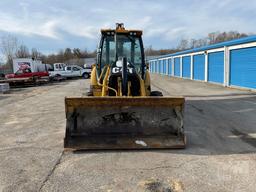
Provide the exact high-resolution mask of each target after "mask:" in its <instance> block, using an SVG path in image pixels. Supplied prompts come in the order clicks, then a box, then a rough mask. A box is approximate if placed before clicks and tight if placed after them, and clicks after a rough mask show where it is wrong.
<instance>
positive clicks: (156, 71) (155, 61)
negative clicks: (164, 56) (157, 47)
mask: <svg viewBox="0 0 256 192" xmlns="http://www.w3.org/2000/svg"><path fill="white" fill-rule="evenodd" d="M154 72H155V73H157V61H155V71H154Z"/></svg>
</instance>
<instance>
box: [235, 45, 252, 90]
mask: <svg viewBox="0 0 256 192" xmlns="http://www.w3.org/2000/svg"><path fill="white" fill-rule="evenodd" d="M230 85H235V86H240V87H246V88H253V89H256V47H250V48H244V49H236V50H231V51H230Z"/></svg>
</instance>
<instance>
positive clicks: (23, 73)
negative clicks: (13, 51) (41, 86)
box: [5, 68, 49, 79]
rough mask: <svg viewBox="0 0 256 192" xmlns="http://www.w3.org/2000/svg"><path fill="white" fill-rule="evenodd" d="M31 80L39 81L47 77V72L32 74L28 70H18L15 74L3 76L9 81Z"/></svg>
mask: <svg viewBox="0 0 256 192" xmlns="http://www.w3.org/2000/svg"><path fill="white" fill-rule="evenodd" d="M28 77H29V78H33V79H39V78H42V77H49V73H48V72H47V71H41V72H32V71H31V70H30V69H29V68H24V69H19V70H18V71H16V73H11V74H7V75H5V78H7V79H11V78H28Z"/></svg>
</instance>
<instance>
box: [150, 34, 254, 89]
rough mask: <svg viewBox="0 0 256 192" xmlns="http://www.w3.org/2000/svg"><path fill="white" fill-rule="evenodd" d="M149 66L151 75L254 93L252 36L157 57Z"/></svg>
mask: <svg viewBox="0 0 256 192" xmlns="http://www.w3.org/2000/svg"><path fill="white" fill-rule="evenodd" d="M149 63H150V65H154V67H152V69H151V70H152V71H153V72H154V71H155V73H160V74H164V75H169V76H173V77H182V78H187V79H191V80H199V81H205V82H209V83H215V84H220V85H223V86H229V87H241V88H246V89H253V90H256V36H250V37H246V38H241V39H237V40H232V41H228V42H222V43H218V44H214V45H209V46H205V47H201V48H195V49H191V50H186V51H181V52H177V53H174V54H168V55H164V56H160V57H157V58H155V59H152V60H150V61H149ZM155 69H159V70H155Z"/></svg>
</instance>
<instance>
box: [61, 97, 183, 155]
mask: <svg viewBox="0 0 256 192" xmlns="http://www.w3.org/2000/svg"><path fill="white" fill-rule="evenodd" d="M65 107H66V119H67V123H66V135H65V139H64V148H66V149H67V148H71V149H75V150H87V149H149V148H184V147H185V136H184V131H183V107H184V98H182V97H179V98H173V97H67V98H65Z"/></svg>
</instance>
